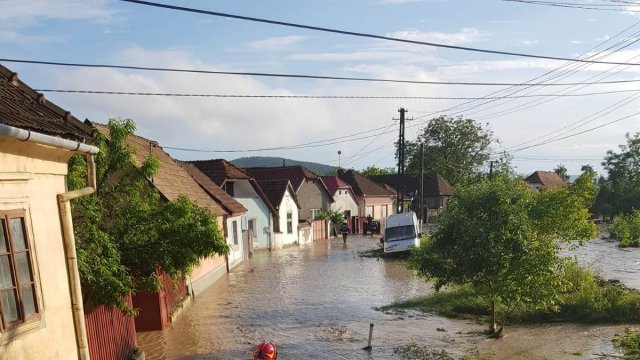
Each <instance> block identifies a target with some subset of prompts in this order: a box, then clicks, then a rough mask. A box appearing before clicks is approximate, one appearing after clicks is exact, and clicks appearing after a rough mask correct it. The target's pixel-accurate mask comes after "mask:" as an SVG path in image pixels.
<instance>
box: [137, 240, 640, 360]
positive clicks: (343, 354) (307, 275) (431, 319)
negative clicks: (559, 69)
mask: <svg viewBox="0 0 640 360" xmlns="http://www.w3.org/2000/svg"><path fill="white" fill-rule="evenodd" d="M375 247H377V239H376V238H373V239H371V238H368V237H366V238H365V237H350V238H349V241H348V243H347V245H346V246H345V245H343V244H342V240H341V239H331V240H325V241H318V242H315V243H313V244H309V245H303V246H300V247H292V248H288V249H284V250H278V251H273V252H268V251H264V252H257V253H256V254H255V255H254V256H253V258H251V259H250V260H248V261H245V262H244V263H243V264H241V265H239V266H238V267H236V268H234V269H233V270H232V272H231V273H229V274H227V275H226V276H225V277H224V278H222V279H221V280H220V281H218V282H217V283H216V284H214V285H213V286H211V287H210V288H209V289H207V290H206V291H205V292H204V293H202V294H201V295H200V296H198V297H197V298H196V299H195V301H194V302H193V303H191V304H190V305H189V306H188V307H187V308H186V310H185V311H184V312H183V313H182V314H181V315H180V316H179V317H178V319H177V321H176V322H174V323H173V324H172V325H171V327H170V328H169V329H167V330H165V331H164V332H148V333H142V334H139V335H138V343H139V346H140V348H141V349H142V350H144V351H145V353H146V356H147V358H148V359H250V358H251V350H252V348H253V346H255V344H257V343H259V342H261V341H265V340H270V341H273V342H275V343H276V344H277V345H278V349H279V356H278V359H305V358H323V359H393V358H400V357H399V356H398V355H397V354H396V353H395V352H394V349H396V348H397V347H399V346H403V345H407V344H420V345H421V346H428V347H429V348H430V349H433V350H442V349H446V350H447V352H449V353H450V354H453V355H464V354H471V353H475V352H477V351H478V350H479V351H480V353H481V354H482V355H485V358H496V359H564V358H566V359H581V358H582V359H596V358H600V357H598V356H597V354H599V353H609V354H611V353H613V352H614V349H613V347H612V345H611V337H612V336H613V334H614V333H615V332H617V331H621V329H623V327H622V326H584V325H571V324H554V325H546V326H531V327H525V326H523V327H512V328H509V329H508V332H507V336H506V337H505V338H504V339H501V340H498V341H495V340H487V339H486V338H483V337H481V336H477V335H470V334H472V333H473V332H475V331H479V330H484V329H485V327H486V324H476V323H474V322H470V321H461V320H452V319H446V318H442V317H438V316H434V315H429V314H421V313H417V312H412V311H409V312H397V313H389V314H385V313H382V312H379V311H376V310H374V307H377V306H382V305H388V304H390V303H393V302H395V301H401V300H405V299H408V298H412V297H415V296H418V295H425V294H429V293H431V292H432V291H433V289H432V288H431V287H430V285H429V284H427V283H425V282H424V280H422V279H420V278H418V277H417V276H416V275H415V274H414V272H412V271H409V270H407V269H406V267H405V266H404V263H403V262H402V261H399V260H388V259H377V258H365V257H360V256H358V251H363V250H366V249H372V248H375ZM567 255H570V256H576V257H577V258H578V259H579V260H580V261H581V262H582V263H583V264H586V265H588V266H589V265H590V266H592V267H593V268H595V269H596V270H598V271H600V272H601V273H602V274H603V275H604V276H605V277H610V278H615V279H619V280H621V281H622V282H623V283H625V284H627V285H629V286H633V287H638V288H640V283H639V282H638V280H639V279H638V278H639V277H638V273H639V272H640V266H639V263H640V249H631V250H629V249H618V248H617V246H616V244H615V243H612V242H609V241H606V240H594V241H593V242H590V243H588V244H587V245H586V246H585V247H582V248H579V249H577V250H574V251H567ZM369 323H373V324H374V331H373V341H372V345H373V349H372V350H371V351H370V352H369V351H365V350H362V347H364V346H366V345H367V337H368V333H369ZM442 330H445V331H442ZM560 340H562V341H560Z"/></svg>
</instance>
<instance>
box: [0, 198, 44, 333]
mask: <svg viewBox="0 0 640 360" xmlns="http://www.w3.org/2000/svg"><path fill="white" fill-rule="evenodd" d="M11 219H20V220H21V225H22V234H23V237H24V243H25V248H24V249H22V250H16V249H14V247H15V246H14V243H13V234H12V231H11V223H10V221H11ZM0 224H4V227H3V226H0V231H2V232H3V235H4V238H5V246H6V247H7V250H8V252H6V253H2V255H0V256H7V255H8V256H9V262H10V263H9V268H10V271H11V280H12V282H13V286H12V287H11V288H5V290H6V289H13V290H11V291H15V294H16V308H17V312H18V319H17V320H15V321H12V322H7V321H5V318H4V314H3V306H2V297H0V334H4V333H7V332H10V331H14V330H16V329H18V328H20V327H23V326H25V325H27V324H31V323H34V322H37V321H40V319H41V317H42V304H41V300H40V298H39V297H38V291H39V287H38V279H37V277H36V272H35V269H34V262H33V256H34V255H33V246H32V243H31V237H30V236H29V231H28V226H27V212H26V211H25V210H0ZM22 253H26V254H27V265H28V266H29V277H30V279H31V281H30V283H29V284H30V285H31V288H32V291H33V305H34V313H33V314H31V315H29V316H26V315H25V307H24V303H23V300H22V299H23V294H22V287H24V286H26V284H22V283H21V282H20V279H19V276H18V268H17V266H16V264H17V261H16V258H17V254H22Z"/></svg>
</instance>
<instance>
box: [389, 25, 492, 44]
mask: <svg viewBox="0 0 640 360" xmlns="http://www.w3.org/2000/svg"><path fill="white" fill-rule="evenodd" d="M487 35H488V34H486V33H482V32H481V31H480V30H478V29H475V28H463V29H461V30H460V31H458V32H452V33H445V32H431V31H427V32H425V31H419V30H401V31H396V32H392V33H389V34H387V36H388V37H394V38H400V39H405V40H414V41H423V42H432V43H440V44H445V45H458V44H468V43H473V42H478V41H481V40H483V39H484V38H485V37H486V36H487Z"/></svg>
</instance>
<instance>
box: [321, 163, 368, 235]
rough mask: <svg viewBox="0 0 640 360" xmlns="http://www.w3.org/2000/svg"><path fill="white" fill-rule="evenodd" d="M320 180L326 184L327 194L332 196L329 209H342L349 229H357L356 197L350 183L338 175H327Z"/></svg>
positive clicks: (351, 230)
mask: <svg viewBox="0 0 640 360" xmlns="http://www.w3.org/2000/svg"><path fill="white" fill-rule="evenodd" d="M322 182H324V184H325V185H326V186H327V189H328V190H329V194H331V196H332V197H333V203H332V204H331V210H333V211H343V212H344V218H345V221H347V225H348V226H349V231H350V232H352V233H354V232H357V229H358V218H359V212H358V199H357V198H356V194H355V193H354V192H353V188H351V185H349V184H347V183H346V182H345V181H344V180H342V179H340V178H339V177H338V176H333V175H328V176H323V177H322Z"/></svg>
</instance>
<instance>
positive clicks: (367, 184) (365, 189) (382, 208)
mask: <svg viewBox="0 0 640 360" xmlns="http://www.w3.org/2000/svg"><path fill="white" fill-rule="evenodd" d="M339 177H340V179H341V180H343V181H344V182H346V183H347V184H349V185H351V188H352V189H353V193H354V194H355V195H356V198H357V199H358V216H359V217H360V224H358V225H359V227H358V231H361V230H362V229H363V226H362V225H363V223H364V222H365V221H366V219H367V217H369V216H371V217H373V218H374V219H376V220H379V221H380V224H381V226H382V228H384V223H385V221H386V219H387V217H388V216H389V215H391V214H393V202H394V199H395V194H394V193H392V192H391V191H389V190H387V189H385V188H384V187H382V186H380V185H378V184H377V183H375V182H374V181H373V180H371V179H368V178H367V177H366V176H363V175H361V174H359V173H358V172H356V171H353V170H349V171H347V172H345V173H343V174H341V175H339Z"/></svg>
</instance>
